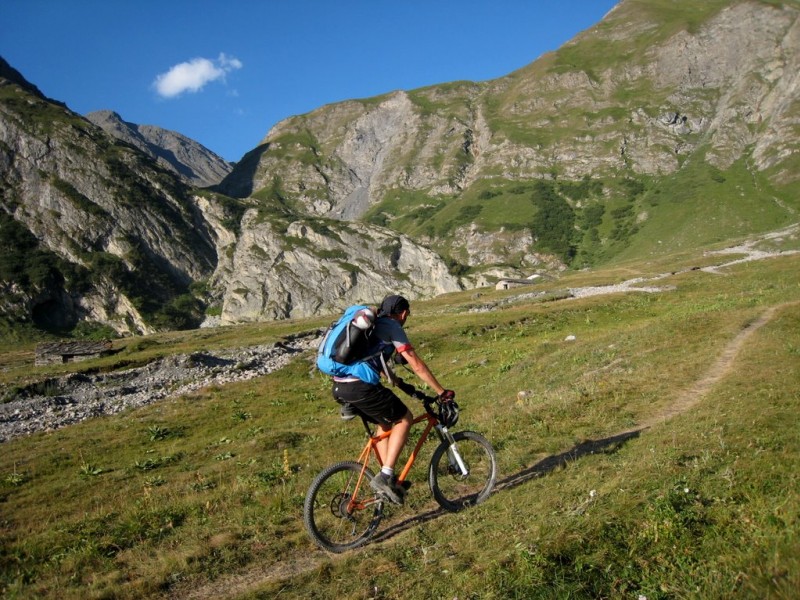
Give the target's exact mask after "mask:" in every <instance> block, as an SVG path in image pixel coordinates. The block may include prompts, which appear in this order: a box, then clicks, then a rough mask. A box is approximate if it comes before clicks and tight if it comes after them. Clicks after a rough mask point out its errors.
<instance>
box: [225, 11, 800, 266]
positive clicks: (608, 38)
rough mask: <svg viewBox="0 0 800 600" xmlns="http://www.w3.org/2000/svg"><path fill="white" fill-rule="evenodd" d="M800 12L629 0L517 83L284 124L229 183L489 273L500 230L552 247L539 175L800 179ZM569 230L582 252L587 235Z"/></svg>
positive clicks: (463, 86)
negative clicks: (518, 193) (704, 173)
mask: <svg viewBox="0 0 800 600" xmlns="http://www.w3.org/2000/svg"><path fill="white" fill-rule="evenodd" d="M797 18H798V5H797V3H795V2H784V3H780V2H763V1H756V0H743V1H730V0H726V1H721V0H716V1H711V2H703V3H696V2H688V1H678V2H674V1H663V0H649V1H638V0H625V1H622V2H620V3H619V4H618V5H617V6H616V7H615V8H614V9H613V10H612V11H611V12H610V13H609V14H608V15H607V16H606V17H605V18H604V19H603V21H602V22H600V23H598V24H597V26H596V27H593V28H591V29H590V30H588V31H585V32H583V33H582V34H580V35H579V36H577V37H576V38H575V39H574V40H572V41H571V42H569V43H568V44H566V45H565V46H564V47H562V48H560V49H559V50H558V51H557V52H553V53H551V54H548V55H545V56H543V57H541V58H540V59H539V60H537V61H536V62H534V63H532V64H531V65H529V66H527V67H525V68H523V69H520V70H519V71H517V72H515V73H512V74H510V75H508V76H507V77H502V78H500V79H497V80H494V81H488V82H482V83H471V82H455V83H450V84H444V85H436V86H431V87H428V88H424V89H418V90H412V91H398V92H394V93H390V94H387V95H385V96H382V97H378V98H372V99H368V100H353V101H350V102H342V103H338V104H333V105H330V106H324V107H321V108H320V109H318V110H316V111H314V112H311V113H309V114H305V115H300V116H297V117H293V118H291V119H288V120H286V121H283V122H281V123H278V124H277V125H276V126H275V127H273V129H272V130H271V131H270V132H269V133H268V134H267V136H266V137H265V138H264V140H263V141H262V144H261V145H260V146H259V147H258V148H256V149H255V150H253V151H252V152H251V153H250V154H249V155H247V156H246V157H245V158H244V159H243V160H242V161H241V162H240V164H239V165H237V167H236V168H235V169H234V171H233V172H232V173H231V174H230V175H229V176H228V177H227V178H226V179H225V180H224V181H223V182H222V184H221V185H220V188H219V189H220V190H222V191H224V192H225V193H227V194H229V195H232V196H236V197H249V196H260V197H264V198H269V197H270V196H271V197H273V198H275V197H280V198H281V201H282V202H284V203H289V204H291V205H293V206H296V207H298V209H299V210H302V211H304V212H307V213H309V214H317V215H320V216H326V217H331V218H336V219H343V220H353V219H366V220H369V221H372V222H376V223H381V224H389V225H390V226H392V227H394V228H396V229H398V230H400V231H404V232H406V233H409V234H411V235H413V236H415V237H416V238H417V239H420V240H421V241H424V242H425V243H429V244H431V245H432V246H433V247H436V248H437V249H438V250H439V251H441V252H443V253H445V254H449V255H451V256H453V257H456V258H457V259H458V260H459V261H460V262H461V263H463V264H466V265H468V266H470V267H477V266H480V265H481V264H486V262H487V261H496V262H499V263H502V262H507V257H505V256H503V255H502V253H501V254H499V255H498V254H495V253H489V254H487V253H486V252H483V251H481V250H480V248H478V247H476V245H475V243H474V242H480V241H481V240H483V239H484V238H485V237H486V236H487V235H489V236H492V237H493V236H496V235H498V234H502V235H503V236H505V237H506V238H512V239H514V240H515V242H516V245H518V246H525V245H527V246H528V247H529V248H532V249H535V248H536V245H535V244H533V245H532V244H530V240H531V238H536V237H539V236H540V235H541V232H540V231H534V230H532V229H531V225H532V224H533V223H534V221H535V219H534V216H533V214H532V207H531V206H530V203H528V202H519V201H517V200H516V199H515V198H514V196H515V194H514V193H513V192H514V191H515V190H521V189H522V188H521V185H522V184H529V183H530V182H532V181H546V182H556V181H558V182H587V185H589V183H593V184H595V185H594V189H595V190H598V191H599V190H600V187H601V185H602V192H601V193H599V194H595V196H597V197H598V199H599V197H600V196H602V203H603V204H604V205H605V206H606V207H609V206H611V207H614V205H615V204H622V203H625V202H627V199H628V198H629V197H630V195H631V194H630V187H626V186H627V184H626V186H623V187H619V185H617V184H618V183H619V182H620V181H628V182H631V183H633V185H634V187H636V188H639V187H640V184H644V183H646V182H652V181H653V180H654V178H658V177H665V176H669V175H673V174H676V173H678V172H679V171H681V169H682V168H683V167H685V166H686V165H687V164H688V163H691V162H696V161H700V162H702V163H704V164H706V165H708V166H709V167H711V168H712V169H717V170H727V169H730V168H732V167H733V166H734V165H736V164H737V163H738V162H739V161H744V162H746V163H747V167H746V168H749V169H752V170H755V171H757V172H760V173H765V174H767V175H768V176H769V179H770V180H771V181H772V182H773V183H775V184H776V185H786V184H789V183H792V182H795V181H796V180H797V179H798V177H799V176H800V171H798V170H797V168H796V167H797V163H796V159H794V158H793V157H795V156H796V155H797V150H798V139H799V138H798V136H797V135H796V130H797V126H798V115H799V114H800V94H798V77H799V76H798V73H800V70H799V69H798V57H799V53H798V49H799V48H800V29H799V28H800V25H798V20H797ZM590 187H592V186H590ZM577 191H578V192H579V194H578V195H576V193H575V192H576V190H574V189H573V190H567V189H566V187H564V188H563V189H562V190H561V191H559V190H558V189H556V190H555V192H556V195H557V196H561V198H562V199H563V200H564V201H565V202H566V203H567V204H569V205H570V206H569V210H572V211H573V212H576V211H575V209H576V208H578V209H580V206H578V205H579V203H580V202H581V201H583V202H584V204H586V203H591V201H592V200H593V197H592V195H591V194H585V193H584V192H585V190H584V191H581V190H577ZM523 193H524V194H525V195H528V194H530V193H531V191H530V190H527V189H526V190H524V192H523ZM580 194H584V195H583V196H582V197H579V196H580ZM534 204H539V205H541V204H542V201H534ZM493 205H501V206H499V207H498V208H497V209H495V206H493ZM514 208H517V209H518V212H519V213H520V215H521V216H519V217H518V216H516V215H514V214H511V213H512V212H513V209H514ZM634 208H635V210H634V212H639V214H642V213H643V212H644V211H643V210H642V209H641V208H640V207H638V206H636V207H634ZM504 209H505V210H506V214H504V215H503V216H502V218H498V217H497V210H504ZM508 209H512V210H508ZM534 209H541V206H536V207H534ZM490 210H491V211H492V212H491V214H490ZM564 210H567V209H566V208H565V209H564ZM575 216H576V218H577V219H576V223H577V221H579V220H580V218H579V217H580V215H578V214H577V212H576V215H575ZM610 216H611V215H610V214H608V213H607V214H606V215H605V220H606V221H608V220H609V217H610ZM453 222H457V223H459V224H460V225H463V226H457V227H450V226H448V223H453ZM606 225H607V226H609V227H610V228H612V229H613V226H611V225H610V224H609V223H606ZM578 226H580V225H579V224H578ZM567 229H569V228H567ZM476 234H478V235H476ZM602 234H603V231H602V228H601V230H600V236H601V237H602ZM564 241H565V242H566V243H567V245H572V246H576V248H575V251H576V252H578V251H580V247H581V245H582V244H583V245H584V246H585V245H586V243H588V242H584V240H581V239H578V240H575V239H574V238H571V239H565V240H564ZM506 245H507V242H506V243H504V244H502V246H506ZM595 246H596V244H595ZM541 249H548V248H541ZM549 249H550V250H554V248H552V247H551V248H549ZM523 254H524V253H523ZM528 254H533V253H531V252H529V253H528ZM562 258H564V259H566V260H569V259H570V256H569V255H568V254H563V253H562ZM512 262H517V263H518V264H519V261H517V260H513V261H512ZM522 266H525V265H524V264H522ZM527 266H528V267H529V266H530V263H528V265H527Z"/></svg>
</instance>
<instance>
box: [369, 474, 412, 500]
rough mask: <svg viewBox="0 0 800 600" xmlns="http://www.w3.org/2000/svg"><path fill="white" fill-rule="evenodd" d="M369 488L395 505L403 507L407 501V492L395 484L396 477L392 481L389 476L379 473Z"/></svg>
mask: <svg viewBox="0 0 800 600" xmlns="http://www.w3.org/2000/svg"><path fill="white" fill-rule="evenodd" d="M369 487H371V488H372V489H373V490H375V491H376V492H378V493H379V494H381V495H382V496H384V497H386V498H387V499H388V500H389V501H391V502H394V503H395V504H400V505H401V506H402V504H403V502H404V501H405V493H404V492H405V490H403V489H402V488H399V487H398V486H397V484H396V483H395V482H394V477H392V478H391V479H390V478H389V476H388V475H385V474H383V473H378V474H377V475H375V477H373V478H372V481H370V482H369Z"/></svg>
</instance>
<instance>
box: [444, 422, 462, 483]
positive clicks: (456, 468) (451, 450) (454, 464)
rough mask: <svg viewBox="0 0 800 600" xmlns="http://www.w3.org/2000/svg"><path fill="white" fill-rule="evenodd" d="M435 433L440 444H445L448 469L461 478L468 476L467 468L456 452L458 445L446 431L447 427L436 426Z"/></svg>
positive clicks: (459, 454)
mask: <svg viewBox="0 0 800 600" xmlns="http://www.w3.org/2000/svg"><path fill="white" fill-rule="evenodd" d="M436 433H437V434H438V436H439V439H440V440H442V442H447V460H448V461H449V462H450V469H451V470H452V471H453V472H455V473H458V474H459V475H461V477H467V476H469V467H468V466H467V463H466V462H464V458H463V457H462V456H461V453H460V452H459V451H458V445H457V444H456V440H455V438H454V437H453V434H452V433H450V432H449V431H448V430H447V427H445V426H443V425H441V424H438V425H436Z"/></svg>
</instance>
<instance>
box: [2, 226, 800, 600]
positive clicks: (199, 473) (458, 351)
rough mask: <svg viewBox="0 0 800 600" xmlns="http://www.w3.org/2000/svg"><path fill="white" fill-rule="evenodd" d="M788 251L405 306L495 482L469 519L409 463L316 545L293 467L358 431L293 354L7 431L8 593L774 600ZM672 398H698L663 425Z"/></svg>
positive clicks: (321, 459)
mask: <svg viewBox="0 0 800 600" xmlns="http://www.w3.org/2000/svg"><path fill="white" fill-rule="evenodd" d="M783 244H784V246H783V247H784V248H791V249H796V248H797V241H796V240H795V241H789V240H786V241H784V242H783ZM792 244H793V246H792ZM721 260H722V259H721ZM709 261H710V259H709V257H702V256H700V254H699V253H693V252H684V253H683V254H676V255H670V256H667V255H660V256H655V257H652V258H650V259H649V261H648V262H632V261H629V262H627V263H625V264H624V265H620V266H618V267H617V268H615V269H614V270H611V269H609V270H607V271H595V272H586V273H570V274H567V275H565V276H563V277H562V279H561V280H560V281H558V282H557V283H555V284H554V283H551V284H549V289H553V287H554V286H555V287H558V288H559V289H564V288H567V287H575V286H578V285H582V284H584V285H585V284H593V285H596V284H598V283H611V282H616V281H620V280H622V279H627V278H630V277H633V276H636V275H656V274H659V273H663V272H668V271H671V270H678V269H680V268H683V267H685V266H687V265H692V264H699V263H700V262H703V263H704V264H708V262H709ZM799 264H800V258H798V256H797V255H791V256H784V257H780V258H774V259H770V260H765V261H760V262H752V263H745V264H742V265H739V266H736V267H732V268H730V269H728V270H727V271H726V275H713V274H710V273H705V272H702V271H688V272H684V273H682V274H677V275H674V276H672V277H670V278H667V279H664V280H661V281H659V283H658V284H659V285H668V284H669V285H674V286H676V287H675V289H674V290H673V291H669V292H664V293H661V294H657V295H645V294H627V295H614V296H598V297H594V298H586V299H582V300H569V301H557V302H550V303H535V302H532V301H525V302H522V301H520V302H516V303H511V304H508V305H504V306H505V307H504V308H502V309H498V310H496V311H493V312H489V313H472V312H468V310H467V309H468V308H470V307H471V306H473V305H481V304H483V303H487V302H493V301H498V300H501V299H503V298H513V297H514V295H515V294H519V293H520V290H512V291H506V292H494V291H486V292H485V293H482V295H481V297H479V298H477V299H476V298H474V297H473V292H470V293H463V294H452V295H449V296H445V297H441V298H438V299H436V300H434V301H430V302H428V303H420V304H419V306H417V308H415V313H414V317H413V319H412V321H411V322H410V324H409V326H410V327H409V329H410V333H411V335H412V338H413V339H414V340H416V343H417V346H418V349H419V350H420V352H421V353H422V355H423V356H424V357H425V358H426V360H429V362H430V364H431V366H432V367H433V369H434V371H435V372H436V373H437V374H438V375H439V376H440V379H441V380H442V381H443V382H445V383H446V385H448V386H452V387H453V388H455V389H456V390H457V391H458V393H459V400H460V401H461V404H462V406H463V408H464V413H463V417H462V421H461V422H460V423H459V427H463V428H471V429H475V430H478V431H481V432H483V433H484V434H485V435H486V436H487V437H488V438H490V439H491V440H492V442H493V443H494V444H495V446H496V448H497V450H498V457H499V461H500V468H501V476H500V485H499V489H498V491H497V493H496V494H495V495H493V497H492V498H490V499H489V500H488V501H487V502H486V503H485V504H484V505H481V506H480V507H477V508H475V509H472V510H469V511H466V512H463V513H459V514H456V515H451V514H442V513H440V512H438V511H436V506H435V505H434V504H433V503H432V501H431V499H430V495H429V493H428V492H427V490H426V484H425V476H424V461H425V460H426V459H427V457H428V456H429V454H427V453H426V454H425V455H424V456H423V457H422V460H423V463H422V465H420V466H418V467H417V468H416V474H412V478H413V479H414V481H415V482H416V485H415V487H414V488H412V491H411V496H410V498H409V504H408V505H407V507H405V508H403V509H401V510H397V511H395V513H394V516H393V518H391V519H389V520H388V521H385V522H384V525H383V526H382V531H387V530H388V531H389V533H390V535H388V536H384V539H383V540H382V541H379V542H377V543H375V544H373V545H370V546H368V547H367V548H366V549H365V550H363V551H359V552H354V553H351V554H349V555H346V556H344V557H342V558H335V559H334V558H331V557H328V556H327V555H325V554H324V553H323V552H321V551H318V550H316V548H315V547H314V546H313V545H312V544H311V542H310V541H309V539H308V538H307V536H306V535H305V532H304V531H303V526H302V519H301V509H302V502H303V497H304V494H305V490H306V488H307V486H308V484H309V483H310V481H311V479H312V478H313V476H314V475H315V474H316V473H317V472H318V471H319V470H320V469H321V468H322V467H323V466H324V465H326V464H328V463H330V462H332V461H334V460H338V459H344V458H348V457H351V456H353V454H354V452H355V450H356V448H357V447H358V446H359V445H360V444H361V441H362V436H363V433H362V432H361V430H360V427H359V426H357V425H354V424H352V423H351V424H342V423H341V422H340V421H339V419H338V411H337V410H336V406H335V405H334V403H333V402H332V401H331V400H330V399H329V391H328V386H327V383H326V382H325V380H324V379H323V378H322V377H320V376H318V375H317V374H316V373H315V372H314V371H313V369H310V365H309V363H308V362H307V360H306V359H298V360H296V361H295V362H294V364H293V365H292V366H291V367H289V368H287V369H285V370H283V371H281V372H278V373H276V374H273V375H270V376H268V377H264V378H262V379H259V380H255V381H251V382H246V383H239V384H232V385H229V386H225V387H221V388H211V389H207V390H204V391H202V392H200V393H197V394H194V395H192V396H189V397H185V398H179V399H175V400H170V401H165V402H161V403H159V404H158V405H154V406H150V407H147V408H143V409H140V410H136V411H131V412H128V413H126V414H124V415H120V416H115V417H108V418H102V419H97V420H94V421H91V422H87V423H84V424H80V425H75V426H72V427H69V428H66V429H63V430H60V431H56V432H53V433H49V434H43V435H35V436H31V437H29V438H25V439H19V440H16V441H12V442H8V443H5V444H3V452H2V458H1V459H0V502H1V504H0V506H2V515H3V516H2V521H1V522H0V526H2V539H3V542H2V544H3V546H2V554H0V560H2V563H0V573H2V586H3V590H4V593H5V595H7V596H9V597H15V596H16V597H52V598H55V597H59V598H78V597H80V598H91V597H98V598H99V597H120V598H134V597H137V598H138V597H155V596H158V595H160V594H162V593H166V592H171V593H175V594H177V595H181V594H183V593H185V592H187V591H189V590H192V589H196V588H198V586H201V589H202V590H204V593H205V595H207V596H208V597H220V596H227V597H236V596H239V595H242V596H250V597H262V598H272V597H275V596H277V595H279V594H280V595H281V597H288V598H329V597H337V596H338V597H348V598H359V597H364V598H367V597H376V596H377V597H381V598H401V597H402V598H411V599H414V598H419V599H422V598H430V597H453V596H455V595H458V597H464V598H466V597H481V598H498V599H499V598H513V597H519V598H523V597H524V598H531V597H542V598H563V597H566V596H568V595H572V597H586V598H596V597H619V596H626V597H636V596H637V594H644V595H646V596H647V597H648V598H649V599H652V598H667V597H723V596H728V595H730V594H731V593H733V592H734V591H739V592H741V593H742V594H743V595H744V596H747V597H785V598H789V597H791V595H792V593H793V591H794V590H795V589H797V587H798V586H800V578H798V573H800V564H799V563H800V561H798V556H800V552H798V542H797V540H798V539H800V538H798V534H800V531H798V519H797V515H798V511H800V494H798V489H800V486H799V485H798V480H797V477H798V476H797V473H798V467H800V464H798V463H800V460H798V457H799V456H800V453H799V451H800V438H798V433H797V427H796V418H795V415H796V413H797V411H798V409H800V397H798V395H797V390H796V382H797V380H798V377H800V320H798V316H799V315H800V307H799V306H798V304H797V302H798V301H800V287H798V284H797V276H796V274H797V270H798V265H799ZM540 286H542V287H544V286H545V284H540ZM524 291H525V292H527V291H530V288H525V289H524ZM786 302H794V303H795V304H793V305H790V306H784V307H782V308H780V309H778V310H777V311H776V312H775V315H774V317H773V318H772V320H770V321H769V322H768V323H767V324H766V325H764V326H763V327H762V328H760V329H758V330H757V331H755V332H754V333H752V335H751V336H750V338H749V339H748V343H747V344H746V345H745V346H743V348H742V349H741V350H740V351H739V352H738V354H737V355H736V356H735V361H734V362H732V363H731V365H730V367H731V368H730V370H728V371H727V372H725V373H724V374H723V376H721V378H720V379H719V380H718V381H717V382H716V384H715V385H714V386H712V387H711V388H710V390H709V391H708V392H707V394H706V395H704V396H702V397H696V396H693V395H692V388H693V385H695V384H696V383H697V382H698V381H702V380H703V379H704V377H706V375H707V373H708V372H709V369H711V368H712V367H713V365H714V364H715V363H716V361H717V360H718V358H719V357H720V356H724V352H725V350H726V348H728V347H730V345H731V343H732V341H733V340H735V339H736V336H737V335H738V334H739V333H740V332H741V331H742V330H743V329H745V328H746V327H747V326H748V325H750V324H752V323H753V322H755V321H756V320H757V319H758V317H759V316H761V315H763V314H764V313H765V311H766V310H767V309H768V308H769V307H773V306H776V305H782V304H783V303H786ZM308 326H309V323H308V322H305V323H295V324H291V323H290V324H287V323H283V324H280V325H263V326H257V327H256V326H248V327H243V328H233V329H228V330H221V331H219V332H217V333H209V332H194V333H192V332H182V333H181V334H180V335H178V336H177V337H176V334H173V337H167V336H165V337H159V338H154V341H155V342H158V344H153V345H149V346H148V344H144V345H142V346H140V347H139V348H130V349H129V350H128V351H127V353H122V354H121V355H118V356H119V357H120V358H119V360H122V359H123V358H124V359H125V360H130V361H132V362H135V361H136V360H137V359H138V358H141V357H142V355H143V353H145V352H151V353H154V352H168V351H170V349H173V350H174V351H178V350H180V351H183V349H187V348H192V347H194V348H198V349H199V348H205V347H209V346H215V345H220V346H224V345H234V344H237V343H244V342H248V341H249V342H253V343H255V342H258V341H266V340H270V339H274V338H275V336H277V335H280V334H281V333H284V332H286V331H288V330H290V329H291V328H292V327H296V328H297V329H303V328H307V327H308ZM568 335H575V336H576V338H577V339H576V341H574V342H566V341H565V338H566V337H567V336H568ZM193 336H197V337H193ZM203 336H205V337H203ZM141 341H142V340H140V342H141ZM21 356H22V355H20V354H16V355H13V356H11V357H9V358H13V359H14V360H16V361H17V364H19V361H20V360H21ZM3 357H4V358H6V357H7V355H3ZM106 368H111V366H110V365H106ZM18 376H19V369H18V368H17V369H12V370H11V371H9V372H7V373H6V374H5V376H4V377H5V381H6V382H9V383H10V381H11V380H12V379H14V377H18ZM523 390H524V391H526V392H527V394H526V397H524V398H523V399H521V400H520V399H519V398H518V392H520V391H523ZM686 398H694V399H695V400H697V401H698V403H697V405H696V406H694V407H692V408H690V409H689V410H688V412H686V413H685V414H681V415H678V416H676V417H675V418H673V419H671V420H669V421H668V422H662V420H660V419H659V418H658V417H659V415H661V414H664V411H666V410H668V409H669V407H670V406H671V405H674V404H675V403H680V402H683V401H684V400H685V399H686ZM648 421H653V423H654V424H653V425H652V427H650V428H649V429H646V430H643V431H639V432H638V433H635V434H632V435H630V436H626V437H623V438H615V436H617V434H619V433H620V432H622V431H625V430H629V429H631V428H634V429H635V428H636V427H637V425H638V424H640V423H643V422H648ZM587 442H593V443H587ZM431 450H432V447H431V448H429V449H428V451H427V452H428V453H429V452H430V451H431ZM589 450H593V451H592V452H589ZM565 453H571V454H565ZM592 492H594V493H592ZM420 517H421V518H420ZM237 572H238V573H244V574H245V575H246V576H242V577H237V576H236V573H237ZM375 590H377V593H376V591H375Z"/></svg>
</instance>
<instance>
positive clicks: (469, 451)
mask: <svg viewBox="0 0 800 600" xmlns="http://www.w3.org/2000/svg"><path fill="white" fill-rule="evenodd" d="M453 437H454V438H455V446H452V447H451V446H450V445H449V444H448V443H443V444H441V445H440V446H439V447H438V448H437V449H436V451H435V452H434V454H433V458H431V468H430V472H429V483H430V486H431V492H433V497H434V498H435V499H436V501H437V502H438V503H439V504H440V505H441V506H442V508H445V509H447V510H451V511H457V510H461V509H462V508H465V507H467V506H471V505H473V504H479V503H480V502H483V501H484V500H485V499H486V498H488V496H489V494H490V493H491V491H492V489H493V488H494V484H495V481H496V479H497V463H496V459H495V454H494V449H493V448H492V446H491V444H489V442H488V441H487V440H486V439H484V438H483V437H482V436H480V435H478V434H477V433H474V432H472V431H461V432H458V433H456V434H455V435H454V436H453ZM465 468H466V473H465V472H464V470H465Z"/></svg>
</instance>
